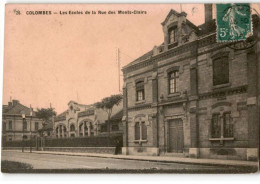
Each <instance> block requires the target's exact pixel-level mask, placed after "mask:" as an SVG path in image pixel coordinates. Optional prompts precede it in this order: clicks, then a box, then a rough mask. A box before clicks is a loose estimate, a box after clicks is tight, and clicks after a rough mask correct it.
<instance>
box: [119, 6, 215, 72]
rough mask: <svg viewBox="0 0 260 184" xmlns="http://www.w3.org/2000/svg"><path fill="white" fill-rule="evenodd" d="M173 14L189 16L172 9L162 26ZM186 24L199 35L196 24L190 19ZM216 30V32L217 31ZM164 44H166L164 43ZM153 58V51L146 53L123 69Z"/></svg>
mask: <svg viewBox="0 0 260 184" xmlns="http://www.w3.org/2000/svg"><path fill="white" fill-rule="evenodd" d="M172 14H174V15H176V16H178V17H180V16H185V17H186V16H187V14H186V13H185V12H181V13H179V12H177V11H175V10H173V9H171V10H170V12H169V13H168V15H167V17H166V18H165V20H164V21H163V22H162V25H165V23H166V22H167V21H168V19H169V18H170V17H171V15H172ZM186 24H187V25H188V26H190V27H191V28H192V29H193V30H194V31H195V33H197V34H198V32H199V28H198V27H197V26H196V25H195V24H193V23H192V22H190V21H189V20H188V19H186ZM203 28H204V27H203ZM205 29H206V26H205ZM215 30H216V29H215ZM163 44H164V43H163ZM163 44H161V45H159V47H160V46H162V45H163ZM152 56H153V50H150V51H149V52H147V53H145V54H144V55H142V56H141V57H139V58H137V59H135V60H134V61H132V62H130V63H129V64H127V65H126V66H124V67H123V69H125V68H128V67H129V66H132V65H135V64H137V63H141V62H143V61H145V60H147V59H150V58H151V57H152Z"/></svg>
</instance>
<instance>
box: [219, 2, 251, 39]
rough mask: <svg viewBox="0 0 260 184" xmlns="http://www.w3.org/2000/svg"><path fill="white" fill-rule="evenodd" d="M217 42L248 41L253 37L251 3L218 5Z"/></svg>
mask: <svg viewBox="0 0 260 184" xmlns="http://www.w3.org/2000/svg"><path fill="white" fill-rule="evenodd" d="M216 19H217V41H218V42H231V41H239V40H246V38H247V37H249V36H250V35H252V24H251V11H250V4H249V3H229V4H216Z"/></svg>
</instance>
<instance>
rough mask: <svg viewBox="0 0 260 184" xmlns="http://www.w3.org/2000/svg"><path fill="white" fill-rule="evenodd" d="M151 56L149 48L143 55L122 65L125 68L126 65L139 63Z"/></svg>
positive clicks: (151, 52)
mask: <svg viewBox="0 0 260 184" xmlns="http://www.w3.org/2000/svg"><path fill="white" fill-rule="evenodd" d="M152 56H153V50H150V51H149V52H147V53H145V54H144V55H142V56H140V57H139V58H137V59H135V60H134V61H132V62H131V63H129V64H128V65H126V66H124V68H127V67H129V66H131V65H134V64H137V63H141V62H142V61H144V60H146V59H149V58H150V57H152Z"/></svg>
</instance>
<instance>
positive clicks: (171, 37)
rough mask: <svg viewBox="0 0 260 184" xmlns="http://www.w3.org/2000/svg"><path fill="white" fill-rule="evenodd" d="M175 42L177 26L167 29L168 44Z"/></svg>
mask: <svg viewBox="0 0 260 184" xmlns="http://www.w3.org/2000/svg"><path fill="white" fill-rule="evenodd" d="M175 42H177V27H172V28H170V29H169V44H173V43H175Z"/></svg>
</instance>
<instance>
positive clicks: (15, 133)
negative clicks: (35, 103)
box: [2, 100, 43, 141]
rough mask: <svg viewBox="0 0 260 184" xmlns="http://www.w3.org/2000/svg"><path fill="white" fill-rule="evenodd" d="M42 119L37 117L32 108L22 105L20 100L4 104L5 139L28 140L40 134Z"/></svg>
mask: <svg viewBox="0 0 260 184" xmlns="http://www.w3.org/2000/svg"><path fill="white" fill-rule="evenodd" d="M42 123H43V122H42V120H40V119H38V118H36V116H35V111H33V109H32V108H29V107H26V106H24V105H22V104H21V103H20V102H19V101H18V100H12V101H11V102H8V105H3V112H2V137H3V141H16V140H28V139H30V137H31V135H32V137H35V136H37V135H38V130H39V129H41V128H42Z"/></svg>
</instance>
